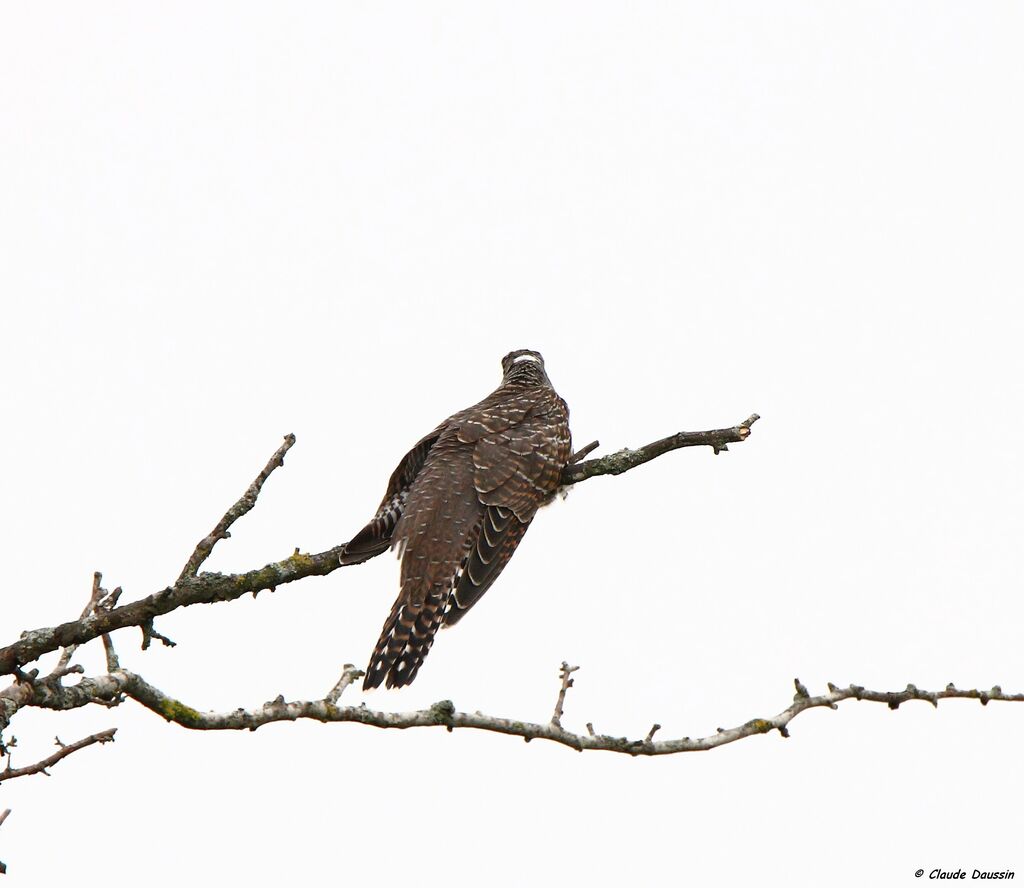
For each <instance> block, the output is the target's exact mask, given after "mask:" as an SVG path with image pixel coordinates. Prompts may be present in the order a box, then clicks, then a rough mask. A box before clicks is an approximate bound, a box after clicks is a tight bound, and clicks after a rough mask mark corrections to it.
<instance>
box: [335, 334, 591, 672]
mask: <svg viewBox="0 0 1024 888" xmlns="http://www.w3.org/2000/svg"><path fill="white" fill-rule="evenodd" d="M501 367H502V379H501V385H499V386H498V388H497V389H495V390H494V391H493V392H492V393H491V394H489V395H488V396H487V397H486V398H484V399H483V400H482V401H480V402H479V403H477V404H474V405H473V406H472V407H467V408H466V409H465V410H460V411H459V412H458V413H454V414H452V415H451V416H449V417H448V418H447V419H446V420H444V421H443V422H442V423H440V425H438V426H437V427H436V428H435V429H433V430H432V431H431V432H430V433H429V434H427V435H425V436H424V437H422V438H421V439H420V440H419V441H417V442H416V444H414V445H413V447H412V449H411V450H410V451H409V452H408V453H407V454H406V455H405V456H404V457H403V458H402V460H401V461H400V462H399V464H398V466H397V468H396V469H395V471H394V472H393V473H392V475H391V479H390V481H389V482H388V487H387V492H386V493H385V494H384V498H383V500H381V504H380V506H379V507H378V509H377V513H376V514H375V515H374V516H373V518H372V519H371V520H370V521H369V523H368V524H367V525H366V526H365V527H364V528H363V529H362V530H360V531H359V533H357V534H356V535H355V536H354V537H353V538H352V539H351V540H350V541H349V542H348V543H346V544H345V545H344V546H343V547H342V554H341V556H340V561H341V563H342V564H345V565H347V564H359V563H361V562H363V561H366V560H368V559H370V558H373V557H374V556H376V555H379V554H381V553H382V552H384V551H386V550H388V549H397V551H398V556H399V558H400V559H401V571H400V590H399V593H398V597H397V599H396V600H395V603H394V606H393V607H392V608H391V613H390V614H389V615H388V618H387V620H386V621H385V623H384V628H383V629H382V630H381V634H380V639H379V640H378V641H377V645H376V647H375V648H374V650H373V655H372V656H371V658H370V663H369V665H368V666H367V668H366V672H365V677H364V680H363V689H364V690H369V689H372V688H377V687H379V686H380V685H381V684H382V683H385V684H386V686H387V687H388V688H400V687H404V686H405V685H409V684H411V683H412V681H413V680H414V679H415V678H416V676H417V674H418V673H419V670H420V667H421V666H422V665H423V660H424V658H425V657H426V656H427V653H428V651H429V650H430V646H431V645H432V644H433V642H434V636H435V634H436V633H437V630H438V629H439V628H442V627H444V628H447V627H450V626H454V625H455V624H456V623H457V622H459V620H461V619H462V618H463V617H464V616H465V614H466V612H467V611H468V610H469V609H470V608H471V607H473V605H474V604H476V603H477V602H478V601H479V600H480V598H481V597H482V596H483V594H484V593H485V592H486V591H487V590H488V589H489V588H490V587H491V585H492V584H493V583H494V581H495V580H496V579H497V578H498V575H499V574H500V573H501V572H502V570H503V569H504V567H505V565H506V564H508V562H509V559H510V558H511V557H512V554H513V553H514V552H515V550H516V547H517V546H518V545H519V543H520V542H521V541H522V539H523V536H524V535H525V533H526V530H527V528H528V527H529V526H530V522H532V521H533V519H534V516H535V515H536V513H537V510H538V509H539V508H540V507H541V506H543V505H545V504H547V503H548V502H550V501H551V500H552V499H553V498H554V496H555V494H556V493H557V491H558V488H559V485H560V478H561V474H562V469H563V468H564V467H565V466H566V465H567V463H568V462H569V457H570V455H571V453H572V437H571V434H570V431H569V408H568V406H567V405H566V403H565V401H563V400H562V398H561V397H559V395H558V393H557V392H556V391H555V390H554V388H553V387H552V385H551V380H550V379H548V375H547V372H546V370H545V366H544V358H543V356H542V355H541V354H540V352H537V351H533V350H531V349H519V350H517V351H512V352H509V353H508V354H507V355H505V357H504V358H502V360H501Z"/></svg>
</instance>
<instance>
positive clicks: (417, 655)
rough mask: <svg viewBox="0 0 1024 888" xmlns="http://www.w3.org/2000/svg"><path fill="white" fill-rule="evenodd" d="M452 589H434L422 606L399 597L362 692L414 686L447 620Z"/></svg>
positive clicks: (369, 668) (367, 671) (378, 642)
mask: <svg viewBox="0 0 1024 888" xmlns="http://www.w3.org/2000/svg"><path fill="white" fill-rule="evenodd" d="M450 595H451V586H449V585H444V586H434V587H433V588H432V589H431V590H430V592H429V593H428V594H427V596H426V599H425V600H424V601H423V603H422V604H419V605H417V604H415V603H414V602H412V601H407V600H406V596H405V595H404V594H402V595H399V596H398V600H397V601H396V602H395V605H394V607H392V608H391V614H390V615H389V616H388V618H387V621H386V622H385V623H384V628H383V630H381V633H380V639H379V640H378V641H377V646H376V647H375V648H374V649H373V656H372V657H371V658H370V665H369V666H367V667H366V678H365V679H363V690H364V691H366V690H369V689H370V688H376V687H380V685H381V682H384V683H385V684H386V686H387V687H389V688H400V687H404V686H405V685H408V684H412V682H413V679H414V678H416V673H418V672H419V670H420V666H421V665H422V664H423V661H424V659H426V656H427V652H428V651H429V650H430V646H431V645H432V644H433V643H434V635H435V634H436V633H437V630H438V628H440V626H441V622H442V620H443V618H444V611H445V607H446V606H447V604H448V597H449V596H450Z"/></svg>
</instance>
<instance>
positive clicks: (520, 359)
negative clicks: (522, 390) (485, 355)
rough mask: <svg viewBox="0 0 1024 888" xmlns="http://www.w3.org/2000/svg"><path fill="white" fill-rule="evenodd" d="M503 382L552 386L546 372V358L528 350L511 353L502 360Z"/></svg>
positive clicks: (521, 349)
mask: <svg viewBox="0 0 1024 888" xmlns="http://www.w3.org/2000/svg"><path fill="white" fill-rule="evenodd" d="M501 369H502V371H503V372H504V374H505V376H504V379H503V380H502V381H503V382H519V383H522V384H524V385H542V384H546V385H551V380H549V379H548V375H547V373H545V372H544V356H543V355H542V354H541V353H540V352H536V351H533V350H532V349H528V348H520V349H517V350H516V351H513V352H509V353H508V354H507V355H505V357H503V358H502V359H501Z"/></svg>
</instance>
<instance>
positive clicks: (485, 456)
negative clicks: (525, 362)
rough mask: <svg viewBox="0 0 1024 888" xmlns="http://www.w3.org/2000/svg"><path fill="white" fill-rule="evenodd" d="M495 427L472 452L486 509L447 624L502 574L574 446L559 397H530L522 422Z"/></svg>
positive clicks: (555, 484) (476, 482)
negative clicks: (529, 403)
mask: <svg viewBox="0 0 1024 888" xmlns="http://www.w3.org/2000/svg"><path fill="white" fill-rule="evenodd" d="M552 395H553V393H552ZM506 415H507V414H506ZM491 425H492V426H495V428H494V430H493V431H491V432H489V433H488V434H485V435H483V436H481V437H480V438H479V439H478V440H477V442H476V446H475V448H474V450H473V466H474V475H473V484H474V487H475V488H476V491H477V496H478V497H479V498H480V502H481V503H483V504H484V505H485V506H486V511H485V513H484V518H483V520H482V521H481V522H480V527H479V530H478V532H477V534H476V538H475V539H474V540H473V541H472V544H471V546H470V549H469V552H468V553H467V555H466V558H465V560H464V562H463V564H462V566H461V570H460V573H459V576H458V577H457V579H456V582H455V589H454V594H453V595H452V596H451V599H450V600H449V602H448V608H447V610H446V612H445V615H444V625H445V626H454V625H455V624H456V623H457V622H458V621H459V620H460V619H462V617H463V616H464V615H465V613H466V611H468V610H469V609H470V608H471V607H472V606H473V605H474V604H476V603H477V601H479V600H480V598H481V597H482V596H483V594H484V593H485V592H486V591H487V590H488V589H489V588H490V587H491V585H492V584H493V583H494V581H495V580H496V579H497V578H498V575H499V574H500V573H501V572H502V570H503V569H504V567H505V565H506V564H508V562H509V559H510V558H511V557H512V554H513V553H514V552H515V550H516V546H518V545H519V542H520V540H522V538H523V536H524V535H525V534H526V529H527V528H528V527H529V526H530V522H531V521H532V520H533V516H534V515H535V514H536V511H537V509H538V508H539V507H540V506H541V505H542V504H543V503H544V502H545V501H546V500H547V499H548V498H549V497H550V496H551V495H552V494H553V493H554V492H555V490H557V489H558V480H559V477H560V476H561V472H562V468H563V466H564V465H565V462H566V460H567V459H568V458H569V452H570V450H571V442H570V440H569V426H568V411H567V410H566V408H565V404H564V402H563V401H562V400H561V399H560V398H558V396H557V395H554V396H553V397H542V398H540V399H536V400H531V406H530V408H529V409H528V410H526V411H524V412H523V415H522V416H521V418H519V419H518V421H515V422H509V423H507V424H502V423H493V422H492V423H491ZM497 426H503V427H501V428H497ZM461 436H462V433H461V431H460V437H461Z"/></svg>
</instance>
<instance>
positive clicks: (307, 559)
mask: <svg viewBox="0 0 1024 888" xmlns="http://www.w3.org/2000/svg"><path fill="white" fill-rule="evenodd" d="M757 419H758V417H757V414H754V415H753V416H751V417H749V418H748V419H746V420H745V421H744V422H742V423H741V424H740V425H738V426H734V427H733V428H731V429H715V430H712V431H708V432H680V433H678V434H676V435H672V436H670V437H668V438H663V439H662V440H660V441H655V442H653V443H651V444H648V445H646V446H645V447H641V448H640V449H639V450H623V451H619V452H618V453H613V454H612V455H611V456H606V457H602V458H600V459H593V460H587V461H585V462H579V463H575V464H570V465H568V466H566V467H565V469H563V471H562V479H561V480H562V484H563V485H568V484H575V483H578V482H580V481H584V480H586V479H587V478H592V477H594V476H596V475H608V474H613V475H618V474H621V473H622V472H626V471H629V469H631V468H635V467H636V466H638V465H642V464H643V463H645V462H648V461H650V460H652V459H654V458H655V457H658V456H661V455H663V454H665V453H668V452H670V451H672V450H677V449H679V448H681V447H696V446H701V445H703V446H709V447H712V448H714V450H715V452H716V453H717V452H719V451H721V450H725V449H726V445H727V444H729V443H733V442H738V441H743V440H745V439H746V438H747V437H748V436H749V435H750V427H751V425H752V424H753V423H754V422H756V421H757ZM294 443H295V436H294V435H286V436H285V439H284V443H283V444H282V445H281V446H280V447H279V448H278V449H277V450H276V451H275V453H274V455H273V456H272V457H271V458H270V461H269V462H268V463H267V465H266V466H265V467H264V468H263V471H262V472H260V474H259V475H258V476H257V477H256V480H255V481H253V483H252V484H250V485H249V488H248V490H246V492H245V493H244V494H243V495H242V497H241V498H240V499H239V500H238V502H236V503H235V504H234V506H232V507H231V508H230V509H229V510H228V511H227V512H226V513H225V514H224V517H223V518H221V520H220V521H219V522H218V523H217V526H216V527H215V528H214V529H213V530H212V531H211V532H210V534H208V535H207V536H206V537H204V538H203V539H202V540H200V542H199V543H198V545H197V546H196V549H195V551H194V552H193V553H192V556H191V557H190V558H189V560H188V562H187V563H186V565H185V567H184V568H183V569H182V572H181V576H180V577H179V578H178V580H177V582H176V583H175V584H174V585H173V586H168V587H167V588H165V589H162V590H160V591H159V592H155V593H153V594H152V595H148V596H146V597H145V598H140V599H139V600H138V601H133V602H131V603H130V604H126V605H122V606H121V607H110V608H100V607H96V606H93V607H92V608H91V612H90V613H88V614H86V615H85V616H83V617H82V618H80V619H78V620H71V621H69V622H67V623H62V624H60V625H59V626H52V627H45V628H41V629H33V630H31V631H28V632H23V633H22V637H21V638H20V639H19V640H18V641H16V642H14V643H13V644H10V645H8V646H7V647H4V648H0V675H14V674H16V673H17V670H18V669H20V667H21V666H23V665H25V664H27V663H31V662H32V661H33V660H36V659H38V658H39V657H41V656H42V655H43V654H47V653H49V652H51V651H55V650H59V649H60V648H73V647H74V646H75V645H80V644H84V643H86V642H88V641H91V640H92V639H94V638H99V637H100V636H102V635H107V634H109V633H111V632H114V631H116V630H117V629H124V628H126V627H128V626H139V627H142V630H143V647H146V646H148V643H149V640H150V639H151V638H157V639H159V640H161V641H163V642H164V643H165V644H173V642H171V641H170V639H168V638H166V637H165V636H163V635H160V634H159V633H157V632H156V631H155V630H154V629H153V619H154V618H155V617H158V616H162V615H163V614H167V613H170V612H171V611H173V610H177V609H178V608H180V607H188V606H190V605H193V604H212V603H214V602H217V601H233V600H235V599H236V598H241V597H242V596H243V595H245V594H247V593H250V592H251V593H252V594H253V595H255V594H256V593H257V592H261V591H263V590H265V589H270V590H273V589H276V588H277V587H278V586H283V585H284V584H286V583H292V582H295V581H296V580H301V579H304V578H306V577H313V576H326V575H327V574H329V573H332V572H333V571H335V570H337V569H338V568H340V567H341V566H342V565H341V563H340V560H339V559H340V557H341V555H342V554H343V553H344V551H345V547H344V545H341V546H334V547H333V548H331V549H327V550H326V551H324V552H319V553H316V554H303V553H301V552H300V551H299V550H298V549H296V550H295V552H294V554H292V555H290V556H289V557H288V558H285V559H283V560H282V561H275V562H271V563H270V564H267V565H265V566H264V567H261V568H258V569H256V570H250V571H247V572H245V573H241V574H221V573H207V572H204V573H201V574H200V573H198V571H199V567H200V566H201V565H202V564H203V562H204V561H205V560H206V558H207V557H209V554H210V552H212V551H213V547H214V546H215V545H216V543H217V541H218V540H221V539H224V538H226V537H227V536H229V530H228V529H229V528H230V527H231V525H232V524H233V523H234V522H235V521H236V520H237V519H238V518H240V517H241V516H242V515H244V514H245V513H246V512H248V511H249V510H250V509H252V508H253V506H254V505H255V503H256V500H257V498H258V496H259V493H260V490H261V489H262V487H263V483H264V481H266V479H267V478H268V477H269V476H270V474H271V473H272V472H273V471H274V470H275V469H276V468H277V467H278V466H280V465H282V463H283V460H284V455H285V453H287V452H288V450H289V449H290V448H291V447H292V445H293V444H294ZM591 449H592V446H591V445H588V446H587V447H585V448H583V450H582V451H581V452H580V454H578V455H579V456H582V455H585V454H586V453H588V452H590V450H591ZM69 659H70V657H69Z"/></svg>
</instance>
